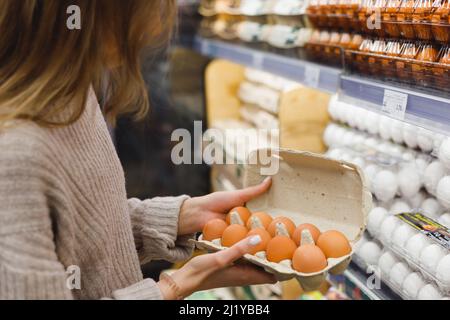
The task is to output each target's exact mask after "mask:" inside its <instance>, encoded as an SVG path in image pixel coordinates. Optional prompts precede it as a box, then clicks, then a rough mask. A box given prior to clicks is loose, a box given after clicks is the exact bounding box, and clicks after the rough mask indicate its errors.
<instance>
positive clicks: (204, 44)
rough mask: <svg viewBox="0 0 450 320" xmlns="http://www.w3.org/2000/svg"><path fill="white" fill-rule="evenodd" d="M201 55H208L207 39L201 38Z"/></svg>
mask: <svg viewBox="0 0 450 320" xmlns="http://www.w3.org/2000/svg"><path fill="white" fill-rule="evenodd" d="M200 50H201V51H202V54H203V55H205V56H206V55H209V41H206V40H203V41H202V44H201V49H200Z"/></svg>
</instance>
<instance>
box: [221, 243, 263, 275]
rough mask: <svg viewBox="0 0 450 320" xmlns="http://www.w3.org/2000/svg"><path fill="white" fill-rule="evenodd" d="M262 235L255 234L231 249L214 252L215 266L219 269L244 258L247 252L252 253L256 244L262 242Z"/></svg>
mask: <svg viewBox="0 0 450 320" xmlns="http://www.w3.org/2000/svg"><path fill="white" fill-rule="evenodd" d="M261 241H262V240H261V237H260V236H253V237H249V238H246V239H244V240H242V241H240V242H238V243H237V244H235V245H234V246H232V247H231V248H229V249H226V250H223V251H220V252H217V253H215V254H214V260H215V261H214V262H215V267H216V268H217V269H221V268H225V267H227V266H229V265H230V264H232V263H233V262H235V261H236V260H238V259H240V258H242V257H243V256H244V255H245V254H247V253H250V251H251V249H252V248H253V247H254V246H257V245H258V244H260V243H261Z"/></svg>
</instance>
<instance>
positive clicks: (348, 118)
mask: <svg viewBox="0 0 450 320" xmlns="http://www.w3.org/2000/svg"><path fill="white" fill-rule="evenodd" d="M356 109H357V107H354V106H352V105H350V104H347V105H346V111H345V122H346V123H347V124H348V125H349V126H350V127H352V128H355V127H356V117H355V113H356V112H355V110H356Z"/></svg>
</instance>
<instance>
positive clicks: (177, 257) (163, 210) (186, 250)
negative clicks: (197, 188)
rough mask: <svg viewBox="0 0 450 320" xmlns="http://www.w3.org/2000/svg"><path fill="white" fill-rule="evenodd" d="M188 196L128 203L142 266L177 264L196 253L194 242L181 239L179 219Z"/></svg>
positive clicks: (132, 200) (187, 238)
mask: <svg viewBox="0 0 450 320" xmlns="http://www.w3.org/2000/svg"><path fill="white" fill-rule="evenodd" d="M188 198H189V197H188V196H180V197H165V198H162V197H160V198H154V199H149V200H145V201H141V200H138V199H130V200H128V207H129V212H130V215H131V221H132V225H133V235H134V239H135V243H136V248H137V250H138V254H139V258H140V261H141V263H142V264H144V263H147V262H149V261H151V260H166V261H170V262H177V261H182V260H186V259H188V258H189V257H190V256H191V255H192V252H193V250H194V246H193V245H192V244H191V243H190V241H189V240H190V239H192V238H194V236H195V235H186V236H178V235H177V233H178V217H179V214H180V209H181V206H182V205H183V203H184V201H186V200H187V199H188Z"/></svg>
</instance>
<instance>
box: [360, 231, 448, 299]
mask: <svg viewBox="0 0 450 320" xmlns="http://www.w3.org/2000/svg"><path fill="white" fill-rule="evenodd" d="M364 246H366V247H367V248H366V249H365V250H366V251H367V250H368V249H372V253H373V257H372V258H373V259H372V260H374V261H370V262H369V261H367V260H365V259H364V257H363V256H362V255H363V254H367V252H366V253H360V252H359V250H361V251H363V250H364ZM361 248H362V249H361ZM374 251H375V252H374ZM352 261H353V263H355V264H356V265H357V266H358V267H359V268H361V269H362V270H367V272H368V273H369V274H373V275H375V276H376V277H377V278H378V279H379V280H380V281H382V282H383V283H384V284H385V285H387V286H388V287H389V288H390V289H391V290H392V291H393V292H395V293H396V294H397V295H398V296H399V297H401V298H402V299H404V300H440V299H448V298H449V297H445V296H446V294H447V295H449V293H448V292H447V293H446V292H445V291H443V290H442V289H441V288H440V287H439V286H437V284H436V283H435V282H434V280H433V278H429V277H427V276H423V275H422V274H423V271H424V270H420V268H416V267H414V266H410V265H409V264H408V262H407V261H406V260H404V258H403V257H402V256H400V255H398V254H396V253H395V252H393V251H392V250H390V249H389V248H387V247H384V248H383V244H382V243H381V242H380V241H378V240H377V239H373V238H371V237H370V236H365V237H364V238H363V239H362V240H361V241H360V243H358V244H357V249H356V252H355V255H354V256H353V260H352Z"/></svg>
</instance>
